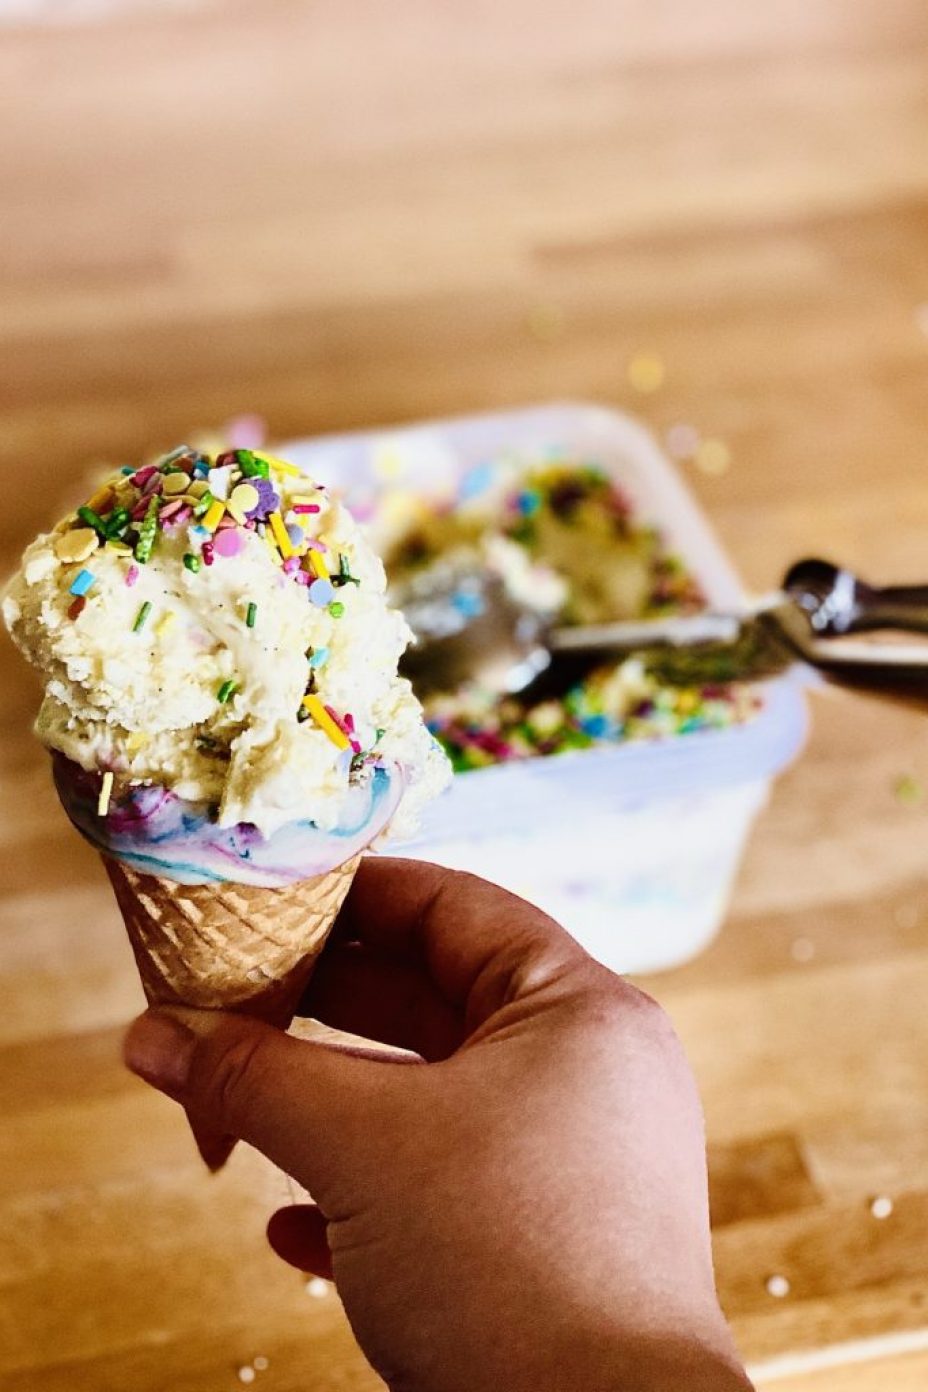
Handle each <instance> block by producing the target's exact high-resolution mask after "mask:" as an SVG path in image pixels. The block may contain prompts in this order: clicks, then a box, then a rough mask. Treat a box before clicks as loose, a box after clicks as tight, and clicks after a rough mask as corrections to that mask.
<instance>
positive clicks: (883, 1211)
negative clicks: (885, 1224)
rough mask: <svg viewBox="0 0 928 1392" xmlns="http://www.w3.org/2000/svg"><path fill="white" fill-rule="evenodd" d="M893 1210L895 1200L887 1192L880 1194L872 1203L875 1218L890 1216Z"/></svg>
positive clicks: (871, 1208) (871, 1210) (871, 1207)
mask: <svg viewBox="0 0 928 1392" xmlns="http://www.w3.org/2000/svg"><path fill="white" fill-rule="evenodd" d="M892 1211H893V1201H892V1199H890V1198H888V1197H887V1196H886V1194H879V1195H878V1196H877V1197H876V1198H875V1199H874V1200H873V1201H872V1202H871V1204H870V1212H871V1213H872V1215H873V1217H874V1218H877V1219H883V1218H888V1217H889V1215H890V1214H891V1213H892Z"/></svg>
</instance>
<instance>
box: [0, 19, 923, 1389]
mask: <svg viewBox="0 0 928 1392" xmlns="http://www.w3.org/2000/svg"><path fill="white" fill-rule="evenodd" d="M926 83H928V9H926V7H925V5H924V3H923V0H881V4H879V5H875V4H873V3H872V0H815V2H814V3H811V2H810V0H783V3H780V4H777V5H772V6H760V5H745V4H744V3H742V0H713V2H712V3H705V4H693V3H692V0H665V3H663V4H660V5H656V4H648V3H644V0H635V2H634V3H633V0H627V3H624V4H616V3H615V0H586V3H580V4H579V5H578V4H572V5H567V4H564V5H560V4H554V5H547V6H538V5H535V4H530V3H528V0H501V3H499V4H497V5H495V6H485V7H482V6H474V5H471V4H465V3H464V2H463V0H459V3H455V2H454V0H444V2H443V3H442V4H440V5H437V4H435V3H433V0H409V3H407V4H405V5H403V6H400V7H395V6H386V5H382V4H379V3H377V0H355V2H354V3H353V4H352V5H351V6H343V5H340V4H339V3H337V0H314V3H313V4H312V5H309V4H302V3H296V0H264V3H260V2H259V0H241V2H240V3H235V4H227V5H218V4H214V5H204V6H203V8H202V9H201V10H197V9H195V8H192V7H178V9H177V10H175V12H174V13H173V15H172V14H170V13H155V14H149V15H145V14H144V12H143V13H142V14H141V15H140V16H138V17H135V18H132V17H130V18H119V17H118V16H110V17H108V18H107V19H105V20H104V21H101V22H100V23H99V24H95V25H87V26H81V25H76V26H71V27H65V28H54V27H49V28H46V29H45V30H42V31H37V30H33V31H28V30H16V29H10V30H8V31H7V32H6V33H4V35H3V37H2V38H0V93H2V97H0V100H2V102H3V104H4V107H5V111H6V114H5V116H4V120H3V122H2V125H0V130H2V134H0V174H2V179H3V189H4V197H3V199H2V202H0V224H2V226H0V234H2V235H0V245H2V246H3V248H4V255H3V261H2V267H0V303H2V306H3V308H2V312H0V349H2V357H3V373H2V377H0V394H2V398H3V430H2V435H0V458H2V463H3V474H2V477H3V480H4V490H3V507H2V509H0V556H2V560H3V563H4V564H5V565H7V564H9V563H11V562H12V560H13V558H14V555H15V553H16V552H17V550H18V548H19V547H20V546H21V544H22V543H23V542H24V541H25V540H26V539H27V537H28V536H29V534H30V533H31V532H32V531H33V530H35V529H37V528H38V527H39V525H40V524H41V523H42V522H43V521H45V520H47V518H48V516H49V514H50V512H51V511H52V510H54V508H55V507H56V506H57V504H58V501H59V500H60V499H62V498H64V497H65V496H68V495H70V493H71V492H72V488H71V482H70V480H69V471H73V470H75V469H83V468H84V467H85V466H86V465H87V464H88V462H89V461H91V460H92V459H95V458H100V457H101V456H106V457H109V458H113V459H117V460H120V461H122V460H125V459H134V458H137V457H138V456H139V455H140V454H141V453H142V452H144V451H145V450H147V449H149V448H151V447H155V446H162V445H170V444H172V443H173V442H175V441H176V440H177V439H178V438H180V437H182V436H184V435H185V434H187V433H188V432H189V430H190V429H191V427H195V426H200V425H208V424H212V423H218V422H219V421H221V420H223V419H224V418H225V417H227V416H229V415H231V414H233V413H235V412H238V411H242V410H257V411H259V412H261V413H262V414H264V415H265V416H266V417H267V419H268V421H269V422H270V426H271V429H272V432H273V433H274V435H276V436H278V437H280V436H285V435H288V434H295V433H311V432H313V431H317V430H322V429H332V428H341V427H347V426H353V425H361V424H368V423H372V422H386V421H394V420H405V419H413V418H416V417H421V416H424V415H428V414H430V413H436V412H453V411H459V410H466V409H474V408H480V407H492V406H496V405H503V404H513V403H518V402H524V401H530V400H544V399H549V398H554V397H574V398H589V399H596V400H599V401H603V402H606V403H613V404H618V405H620V406H623V407H625V408H630V409H632V410H634V411H636V412H638V413H639V414H640V415H642V416H643V417H644V418H645V419H646V420H648V421H649V422H650V423H651V425H652V426H653V427H654V428H655V429H656V430H657V431H658V432H660V433H661V434H663V433H664V432H666V431H667V430H668V429H670V428H671V427H673V426H674V425H675V424H680V423H683V424H685V425H691V426H694V427H696V428H697V429H698V431H699V432H700V434H701V436H702V437H703V438H704V439H710V440H715V441H720V442H721V443H722V444H723V445H724V446H725V447H726V449H727V450H728V451H729V452H730V461H731V462H730V467H729V468H728V469H727V471H724V472H715V473H710V472H705V471H704V470H703V469H700V468H699V467H696V466H694V465H693V464H686V465H685V466H684V467H685V468H686V469H687V471H688V473H689V475H690V478H691V482H692V484H693V486H694V488H695V489H696V491H697V492H698V494H699V496H700V497H701V499H702V501H703V503H704V504H705V505H706V507H707V508H708V510H709V512H710V513H711V515H712V517H713V518H714V520H715V521H716V523H717V525H718V527H719V530H720V532H721V534H722V536H723V538H724V540H725V542H726V543H727V545H728V546H729V547H730V549H731V551H732V553H733V555H734V556H735V558H736V560H737V561H738V563H739V564H740V566H741V567H742V569H743V571H744V574H745V576H746V578H747V579H748V581H749V582H750V583H752V584H754V585H755V586H757V587H764V586H768V585H770V584H772V583H774V582H775V581H776V580H777V578H778V577H779V575H780V573H781V571H782V569H783V566H784V564H785V563H786V562H788V561H789V560H791V559H793V558H795V557H796V556H798V555H800V554H802V553H804V552H808V551H823V552H825V553H827V554H830V555H833V556H836V557H838V558H841V559H844V560H847V561H848V562H852V563H854V564H855V565H858V566H859V567H860V568H861V569H862V570H863V571H864V572H865V573H868V574H872V575H873V576H875V577H879V578H886V579H888V578H890V577H892V578H895V579H916V578H919V579H924V578H925V576H926V570H928V562H926V555H928V549H926V545H925V538H926V536H928V488H926V486H925V467H926V459H928V454H926V450H928V396H926V382H928V310H924V309H923V310H922V312H921V314H920V315H919V313H918V306H919V305H920V304H921V303H922V302H923V301H925V302H928V260H926V237H928V96H926V93H928V85H926ZM642 354H644V355H655V356H656V358H657V359H658V364H657V368H656V369H655V367H654V364H653V363H651V364H650V365H649V364H648V363H647V360H646V362H645V370H644V371H642V366H641V363H640V362H639V363H638V365H637V370H633V372H632V377H633V378H634V379H635V380H638V381H639V383H640V385H645V386H647V385H653V381H652V382H651V383H648V382H644V381H642V380H641V379H642V377H647V376H648V372H649V371H650V374H651V377H652V378H656V377H659V376H660V375H661V372H663V382H662V384H661V385H660V387H659V388H657V389H656V390H653V391H649V392H643V391H640V390H636V388H635V387H634V386H633V384H632V382H631V381H630V379H629V375H628V365H629V363H630V361H632V360H635V359H636V358H640V357H641V355H642ZM674 438H679V434H678V436H676V437H674ZM700 461H701V463H702V465H703V466H706V465H708V467H709V468H710V469H711V468H712V467H713V465H716V466H717V465H719V464H721V465H722V466H724V464H725V462H726V459H725V451H724V450H720V449H719V447H718V445H713V446H710V448H709V450H708V453H707V454H706V453H705V452H704V453H703V455H702V456H700ZM33 706H34V687H33V686H32V685H31V684H30V683H29V681H28V680H27V677H26V675H25V674H24V672H23V670H22V668H21V666H20V665H19V663H18V662H16V661H14V658H13V656H12V653H11V651H10V649H9V647H5V648H4V649H3V658H2V676H0V721H2V733H3V736H4V738H3V740H2V742H0V771H2V778H3V799H2V810H0V864H2V900H0V1105H2V1115H3V1118H4V1124H3V1127H2V1129H0V1233H2V1234H3V1236H2V1239H0V1384H2V1386H3V1388H4V1389H6V1390H8V1392H65V1389H67V1392H74V1389H89V1390H90V1392H163V1389H165V1388H170V1389H172V1392H221V1389H223V1388H230V1389H231V1388H233V1387H235V1386H238V1385H239V1383H238V1382H237V1378H236V1374H237V1370H238V1368H239V1367H241V1366H244V1365H246V1364H249V1363H251V1361H252V1360H253V1358H254V1357H255V1356H256V1355H264V1356H266V1357H267V1358H269V1359H270V1369H269V1370H268V1371H267V1372H266V1373H260V1374H259V1375H258V1376H259V1378H260V1382H259V1386H260V1387H266V1388H267V1389H268V1392H272V1389H274V1390H275V1392H297V1389H300V1392H307V1389H320V1390H323V1389H324V1392H336V1389H344V1390H345V1392H347V1390H348V1389H351V1392H360V1389H368V1388H374V1387H375V1386H377V1385H378V1384H377V1381H376V1379H375V1378H374V1377H373V1375H372V1374H371V1373H370V1372H369V1371H368V1370H367V1369H366V1367H365V1365H364V1363H363V1360H362V1359H361V1357H360V1355H359V1354H358V1353H357V1351H356V1350H355V1348H354V1346H353V1343H352V1340H351V1337H350V1335H349V1333H348V1331H347V1328H346V1325H345V1323H344V1320H343V1317H342V1315H341V1313H340V1311H339V1308H338V1306H337V1302H336V1300H335V1298H334V1296H332V1295H325V1296H322V1297H320V1298H318V1299H316V1298H314V1296H313V1294H311V1293H309V1292H307V1290H306V1289H305V1288H304V1285H303V1283H302V1282H301V1281H299V1280H297V1279H296V1278H295V1277H293V1276H292V1275H291V1274H289V1273H288V1272H287V1271H285V1270H284V1269H283V1268H282V1267H281V1266H280V1265H278V1264H277V1263H276V1262H275V1261H274V1260H273V1259H272V1258H271V1256H270V1255H269V1254H268V1253H267V1252H266V1251H265V1249H264V1246H263V1242H262V1236H261V1233H262V1225H263V1221H264V1216H265V1213H266V1212H267V1209H268V1207H269V1206H270V1204H271V1203H273V1202H274V1194H273V1193H272V1192H271V1191H272V1189H273V1186H274V1184H275V1183H277V1181H274V1180H273V1178H272V1177H271V1176H270V1175H269V1174H268V1173H267V1171H266V1170H264V1169H263V1168H262V1166H261V1164H260V1163H259V1162H258V1160H257V1158H256V1157H253V1156H250V1155H248V1154H246V1153H244V1152H242V1153H240V1154H239V1155H238V1156H237V1157H236V1159H235V1160H234V1162H233V1164H232V1165H231V1166H230V1167H229V1170H228V1171H227V1173H225V1174H224V1175H223V1176H221V1177H220V1178H219V1179H215V1180H211V1179H208V1178H207V1177H206V1176H205V1175H204V1174H203V1173H201V1171H200V1169H199V1167H198V1165H197V1163H196V1162H195V1160H194V1156H193V1154H192V1150H191V1145H190V1142H189V1139H188V1136H187V1133H186V1131H185V1128H184V1126H183V1124H182V1121H181V1119H180V1118H179V1116H178V1115H177V1114H176V1113H175V1110H174V1109H173V1108H172V1107H171V1106H170V1105H169V1104H168V1103H167V1102H166V1101H164V1100H163V1099H161V1098H160V1097H158V1096H156V1095H155V1094H153V1093H151V1092H149V1091H147V1090H146V1089H145V1088H143V1087H142V1086H141V1085H140V1084H138V1083H137V1082H135V1081H133V1080H132V1079H131V1078H129V1077H128V1076H127V1075H126V1074H125V1073H124V1072H123V1071H122V1069H121V1068H120V1066H119V1064H118V1062H117V1051H118V1041H119V1036H120V1033H121V1030H122V1027H123V1024H124V1022H125V1021H126V1019H127V1018H128V1017H129V1016H131V1015H132V1013H133V1012H134V1011H136V1010H137V1009H138V1008H139V1006H140V1005H141V993H140V990H139V987H138V985H137V982H136V978H135V973H134V970H133V968H132V965H131V961H130V954H129V950H128V947H127V945H126V943H125V940H124V936H123V932H122V929H121V927H120V924H119V923H118V921H117V916H116V912H115V908H114V906H113V904H112V902H111V898H110V895H109V893H108V890H107V888H106V886H105V884H104V882H103V877H102V874H101V872H100V870H99V868H98V866H97V864H96V863H95V860H94V857H93V856H92V855H91V854H90V853H89V852H88V851H87V850H86V849H85V848H84V847H83V846H82V845H80V844H79V843H78V842H77V840H76V838H75V837H74V836H73V835H71V834H69V832H68V831H67V829H66V827H65V823H64V820H63V817H62V815H61V814H60V812H59V811H58V810H57V808H56V805H55V803H54V799H53V796H52V793H51V789H50V786H49V780H48V777H47V774H46V769H45V766H44V763H43V759H42V756H41V754H40V752H39V751H38V749H37V748H35V747H34V746H33V744H32V743H31V742H30V741H29V739H28V738H27V735H26V727H27V723H28V721H29V719H30V715H31V712H32V710H33ZM900 779H902V780H906V779H907V780H908V781H907V782H903V783H902V785H901V790H900V786H899V780H900ZM926 781H928V722H926V721H925V720H924V719H923V718H921V717H918V716H916V715H913V714H905V713H902V712H899V711H891V710H889V709H883V708H880V707H877V706H875V705H873V704H869V703H867V702H865V701H862V700H852V699H850V698H844V699H838V698H836V699H832V700H830V701H828V702H826V701H824V700H823V701H821V702H820V703H819V705H818V709H817V711H816V722H815V732H814V736H813V738H812V741H811V743H810V746H809V748H808V750H807V752H806V754H805V756H804V758H803V759H802V761H801V762H800V763H799V764H798V765H797V766H796V767H795V768H794V769H793V770H792V771H791V772H790V773H789V774H788V775H787V776H786V777H785V778H784V779H783V780H782V782H780V784H779V785H778V787H777V789H776V792H775V796H774V798H773V801H772V804H771V806H770V808H769V811H768V812H767V813H766V815H765V816H764V817H763V819H762V822H761V824H760V826H759V828H758V830H757V833H756V835H755V837H754V840H753V843H752V846H751V850H750V853H749V855H748V859H747V863H746V865H745V867H744V871H743V874H742V876H741V880H740V886H739V889H738V893H737V896H736V901H735V905H734V908H733V911H732V914H731V916H730V919H729V921H728V924H727V926H726V928H725V931H724V933H723V934H722V936H721V938H720V940H719V941H718V943H717V944H716V945H715V946H714V947H713V948H712V949H711V950H710V951H709V952H707V953H706V954H705V955H704V956H703V957H702V958H701V959H700V960H699V961H697V962H696V963H694V964H693V965H691V966H689V967H687V968H685V969H683V970H680V971H677V972H673V973H670V974H668V975H665V976H661V977H659V978H656V979H654V980H650V981H648V982H647V985H648V987H649V989H651V990H653V991H654V992H655V993H656V994H657V995H658V996H659V997H660V998H661V1000H662V1001H663V1002H664V1003H665V1004H666V1006H667V1007H668V1009H669V1010H670V1011H671V1012H672V1014H673V1016H674V1018H675V1019H676V1021H677V1023H678V1025H679V1028H680V1030H681V1031H682V1033H683V1035H684V1037H685V1040H686V1042H687V1044H688V1046H689V1049H690V1051H691V1055H692V1058H693V1061H694V1064H695V1066H696V1069H697V1072H698V1075H699V1079H700V1082H701V1086H702V1089H703V1094H704V1097H705V1102H706V1108H707V1113H708V1123H709V1133H710V1139H711V1151H712V1172H713V1191H714V1193H713V1197H714V1207H715V1220H716V1240H717V1254H718V1272H719V1281H720V1286H721V1292H722V1297H723V1300H724V1303H725V1306H726V1309H727V1310H728V1312H729V1313H730V1315H731V1317H732V1319H733V1321H734V1324H735V1328H736V1331H737V1334H738V1338H739V1340H740V1342H741V1345H742V1347H743V1349H744V1351H745V1354H746V1356H747V1357H748V1358H749V1359H750V1360H752V1362H753V1363H754V1364H755V1365H761V1372H759V1373H758V1378H759V1380H760V1381H762V1382H763V1383H764V1385H766V1383H767V1382H771V1383H773V1379H774V1378H776V1382H775V1383H774V1384H773V1385H775V1386H777V1387H782V1388H784V1390H785V1392H873V1389H880V1390H881V1392H882V1389H884V1388H888V1387H890V1386H891V1387H893V1388H894V1389H898V1390H899V1392H903V1389H914V1388H916V1387H922V1386H924V1385H925V1382H926V1378H928V1244H926V1217H928V1089H926V1083H928V1009H926V1004H925V1002H926V999H928V947H926V933H925V925H926V923H928V883H926V874H925V865H926V857H928V801H924V800H922V798H921V796H920V791H921V787H922V785H923V784H925V783H926ZM878 1197H884V1198H888V1199H890V1200H891V1201H892V1212H891V1214H889V1216H886V1217H883V1218H882V1219H880V1218H877V1217H875V1216H873V1213H872V1212H871V1203H872V1201H873V1200H874V1199H875V1198H878ZM885 1208H886V1205H885V1204H884V1205H882V1206H878V1207H877V1212H881V1211H883V1210H884V1209H885ZM771 1276H782V1277H785V1278H786V1280H787V1281H788V1282H789V1293H788V1294H787V1295H785V1296H784V1297H782V1298H776V1297H774V1296H772V1295H771V1294H769V1293H768V1290H767V1282H768V1279H769V1278H770V1277H771ZM314 1289H315V1288H314ZM861 1341H863V1342H861ZM823 1350H824V1352H823ZM793 1353H797V1354H800V1355H802V1357H800V1358H799V1359H798V1360H797V1361H796V1362H791V1361H790V1359H789V1358H788V1357H786V1356H787V1355H792V1354H793ZM806 1355H808V1356H806ZM778 1360H779V1361H778ZM763 1365H766V1368H767V1371H766V1373H764V1372H763V1371H762V1368H763ZM804 1369H805V1371H804ZM816 1369H817V1370H816Z"/></svg>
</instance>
